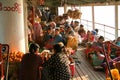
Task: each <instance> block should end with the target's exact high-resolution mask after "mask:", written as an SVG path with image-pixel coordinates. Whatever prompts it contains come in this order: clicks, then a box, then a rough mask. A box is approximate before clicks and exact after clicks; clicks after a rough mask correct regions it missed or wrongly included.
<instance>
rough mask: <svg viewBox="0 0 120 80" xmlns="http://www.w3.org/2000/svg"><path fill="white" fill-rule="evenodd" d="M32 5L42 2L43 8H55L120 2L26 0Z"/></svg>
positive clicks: (114, 0)
mask: <svg viewBox="0 0 120 80" xmlns="http://www.w3.org/2000/svg"><path fill="white" fill-rule="evenodd" d="M27 1H28V2H31V3H32V4H39V3H40V2H41V1H44V5H45V6H49V7H52V6H54V7H57V6H63V5H64V4H65V3H66V4H68V5H85V4H92V3H94V4H95V3H105V2H117V1H120V0H27Z"/></svg>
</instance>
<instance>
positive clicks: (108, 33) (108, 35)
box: [80, 19, 120, 40]
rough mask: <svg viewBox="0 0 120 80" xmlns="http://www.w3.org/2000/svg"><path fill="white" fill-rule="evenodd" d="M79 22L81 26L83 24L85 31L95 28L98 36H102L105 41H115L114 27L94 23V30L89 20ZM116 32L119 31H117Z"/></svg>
mask: <svg viewBox="0 0 120 80" xmlns="http://www.w3.org/2000/svg"><path fill="white" fill-rule="evenodd" d="M80 22H81V24H83V25H84V26H85V28H86V29H87V30H89V29H94V28H97V29H98V30H99V33H98V34H99V35H102V36H104V38H105V40H114V39H115V36H116V35H115V31H116V29H115V27H112V26H108V25H105V24H101V23H97V22H94V28H93V25H92V24H93V22H92V21H90V20H85V19H81V20H80ZM89 24H91V25H89ZM97 26H98V27H97ZM108 29H109V30H108ZM117 30H118V31H119V30H120V29H117Z"/></svg>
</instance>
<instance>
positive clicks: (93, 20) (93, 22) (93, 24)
mask: <svg viewBox="0 0 120 80" xmlns="http://www.w3.org/2000/svg"><path fill="white" fill-rule="evenodd" d="M94 15H95V14H94V5H92V26H93V29H95V18H94Z"/></svg>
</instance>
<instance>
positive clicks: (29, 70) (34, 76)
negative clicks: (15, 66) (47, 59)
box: [18, 43, 43, 80]
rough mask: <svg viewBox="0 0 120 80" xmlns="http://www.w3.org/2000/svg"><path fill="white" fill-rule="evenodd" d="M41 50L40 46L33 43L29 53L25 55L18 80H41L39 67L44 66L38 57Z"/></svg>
mask: <svg viewBox="0 0 120 80" xmlns="http://www.w3.org/2000/svg"><path fill="white" fill-rule="evenodd" d="M39 48H40V47H39V45H38V44H36V43H32V44H31V45H30V48H29V53H26V54H24V55H23V58H22V61H21V64H20V73H19V79H18V80H41V79H40V74H39V67H40V66H42V63H43V61H42V58H41V57H40V56H39V55H38V53H39Z"/></svg>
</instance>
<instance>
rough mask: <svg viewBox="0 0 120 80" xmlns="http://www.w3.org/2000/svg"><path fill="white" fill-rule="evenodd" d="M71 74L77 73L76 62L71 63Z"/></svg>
mask: <svg viewBox="0 0 120 80" xmlns="http://www.w3.org/2000/svg"><path fill="white" fill-rule="evenodd" d="M69 66H70V71H71V76H72V77H73V76H74V75H75V63H71V64H70V65H69Z"/></svg>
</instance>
